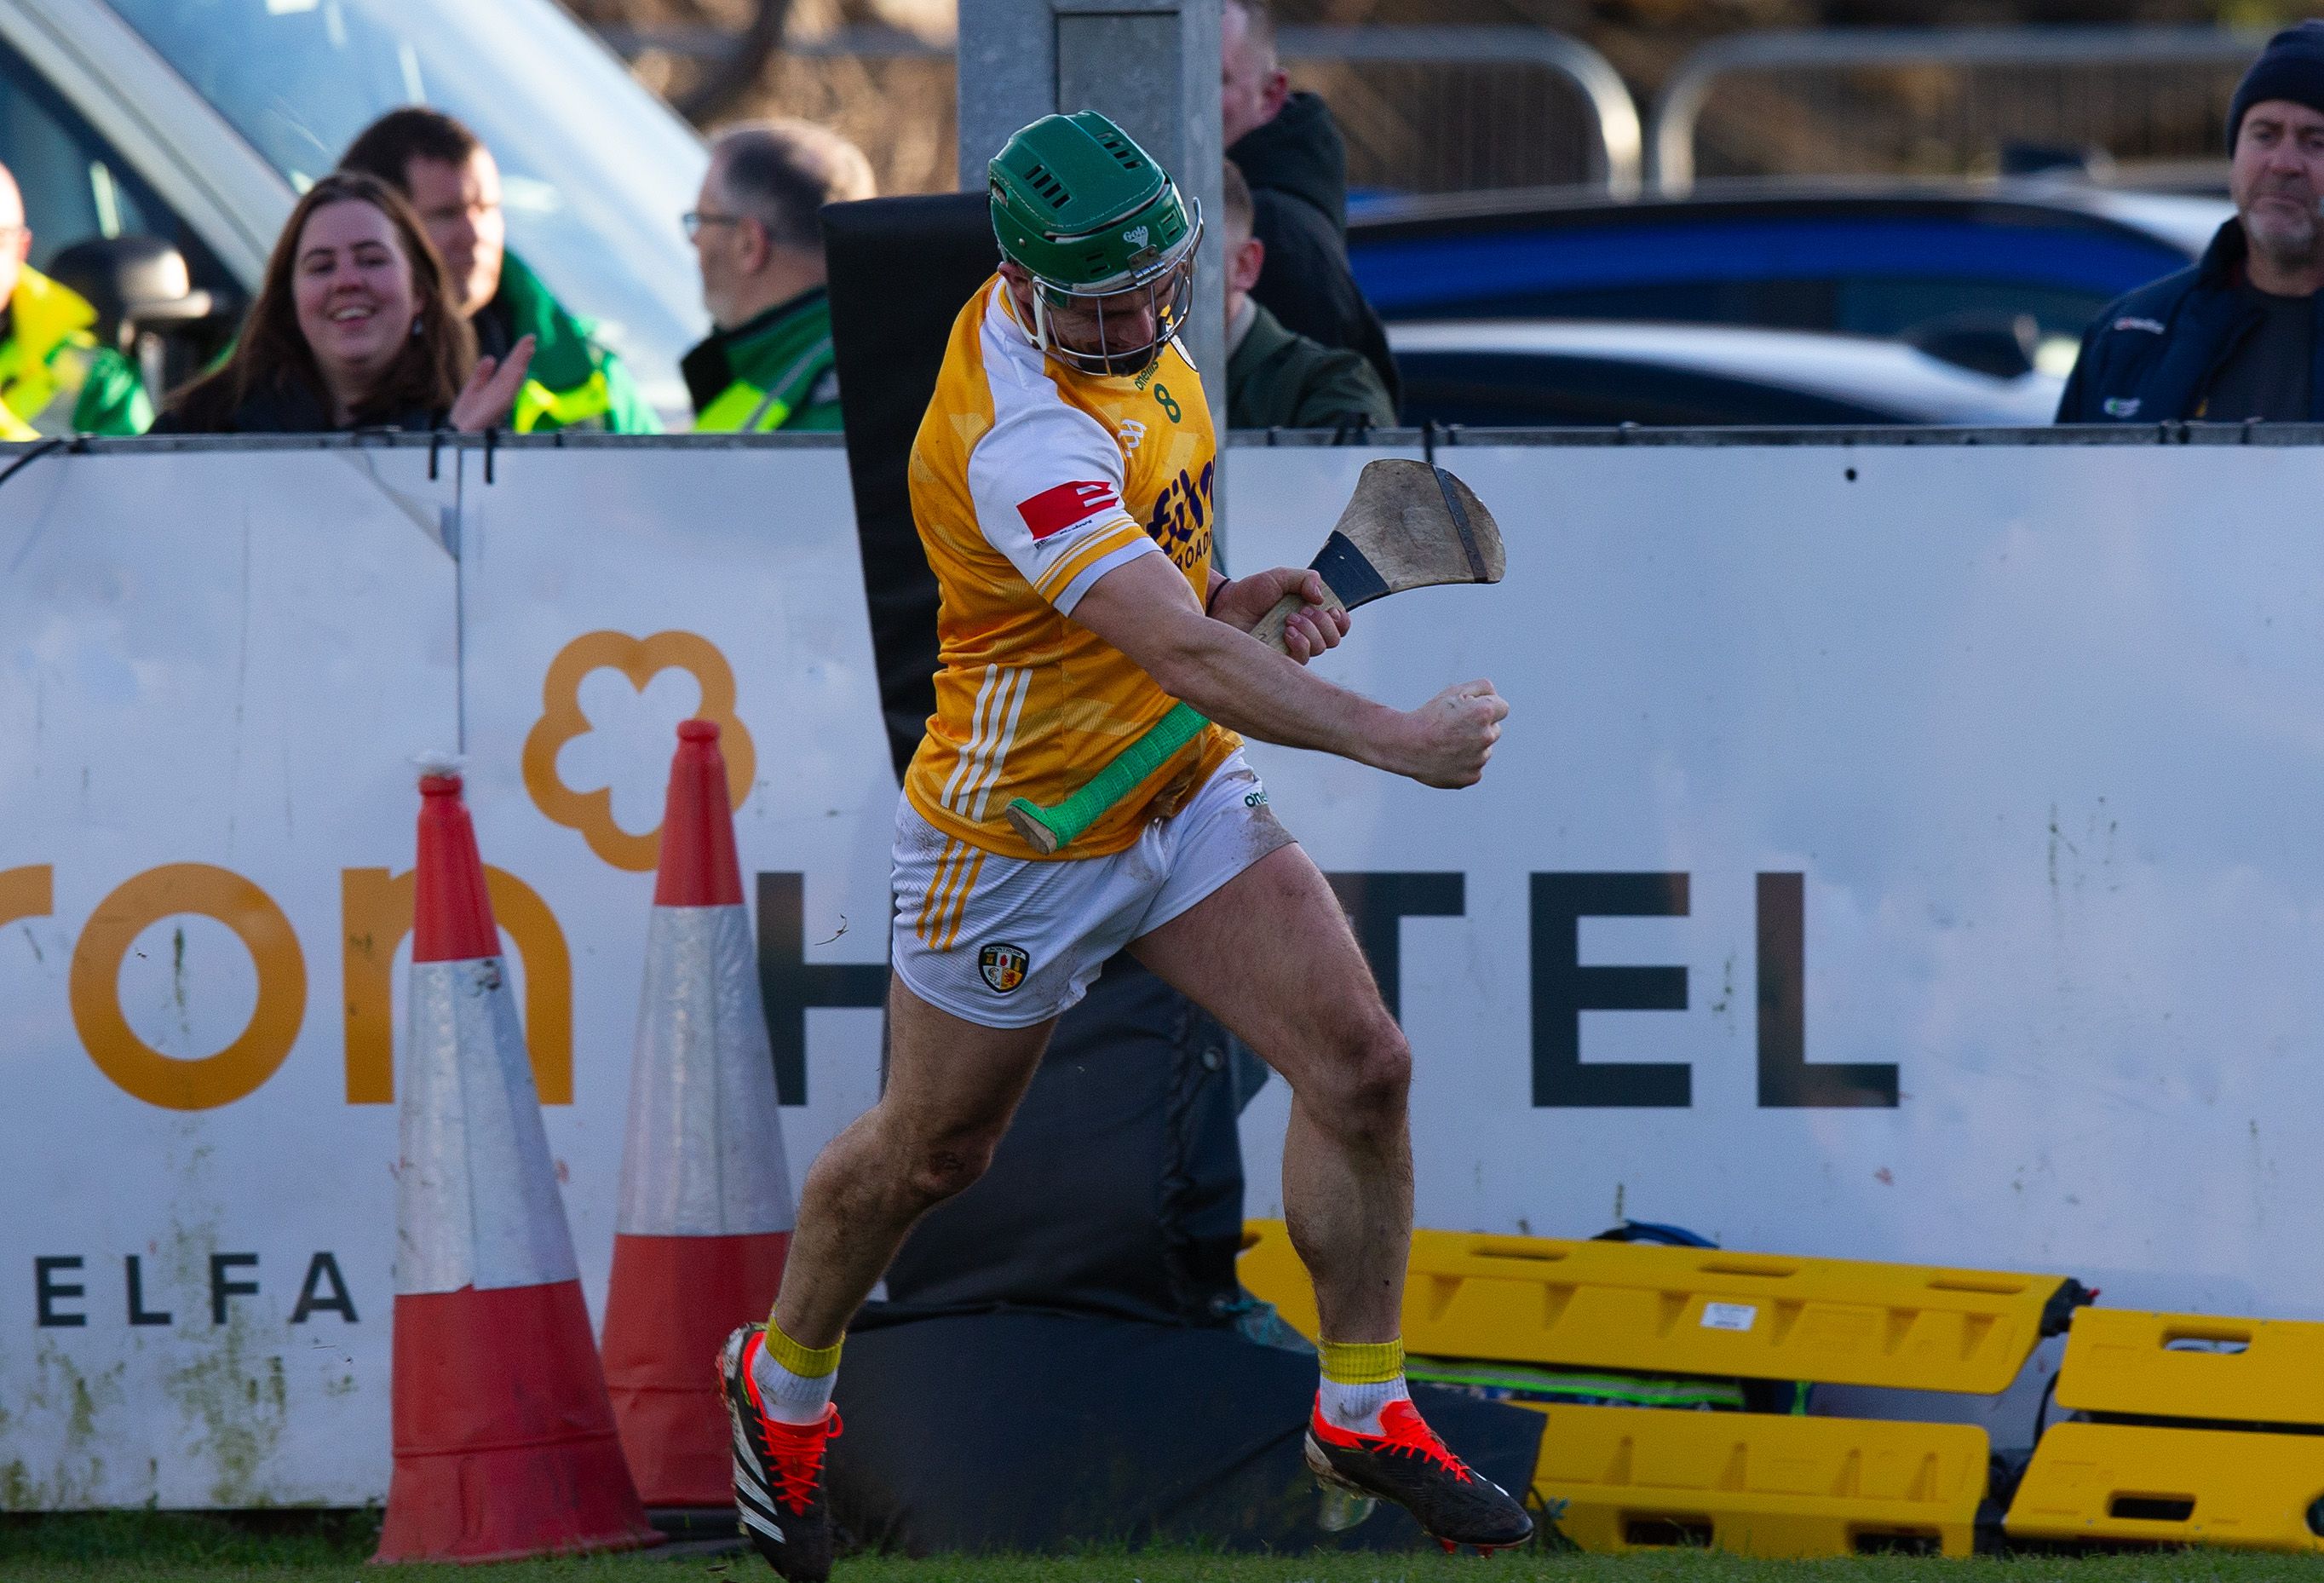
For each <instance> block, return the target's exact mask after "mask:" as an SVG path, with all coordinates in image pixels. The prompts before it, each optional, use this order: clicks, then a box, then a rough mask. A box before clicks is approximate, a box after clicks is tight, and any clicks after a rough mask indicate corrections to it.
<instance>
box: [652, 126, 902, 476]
mask: <svg viewBox="0 0 2324 1583" xmlns="http://www.w3.org/2000/svg"><path fill="white" fill-rule="evenodd" d="M872 193H873V183H872V180H871V163H870V162H868V161H867V160H865V159H864V157H863V153H862V150H860V149H858V148H857V147H856V146H855V145H854V144H853V143H850V142H848V141H847V140H846V139H845V138H844V137H842V136H840V135H839V134H837V133H835V132H832V131H830V130H828V129H826V128H825V127H821V126H817V125H813V124H812V123H810V122H806V121H753V122H746V123H743V124H742V125H737V126H731V127H729V128H727V129H726V130H725V131H724V132H722V133H720V134H718V137H717V138H716V140H715V142H714V143H712V144H711V151H710V169H709V171H707V172H705V174H704V176H703V178H702V194H701V196H700V197H699V198H697V199H696V200H695V208H694V211H693V212H692V213H691V214H688V215H687V217H686V234H687V236H689V237H691V238H692V239H693V242H694V252H695V256H696V259H697V260H698V261H699V262H700V264H701V265H702V301H703V306H705V308H707V309H709V310H710V319H711V322H712V323H713V324H714V325H715V326H716V328H715V329H713V330H712V331H711V332H710V336H709V338H708V339H706V340H705V341H704V342H703V343H702V344H701V345H700V346H697V347H695V348H694V349H693V350H692V351H690V352H688V353H687V355H686V358H685V361H684V362H683V363H682V364H680V365H679V366H680V367H681V368H682V369H683V370H684V372H685V375H686V388H687V393H689V394H691V395H692V396H693V398H694V427H695V429H696V431H697V432H711V433H728V434H732V433H738V432H740V433H752V434H766V433H770V432H772V431H773V430H778V429H836V428H838V427H839V426H840V424H839V374H838V371H837V368H836V366H835V360H834V358H833V356H832V350H831V300H830V298H829V297H828V295H826V294H825V291H824V258H823V221H822V218H821V217H820V216H819V215H818V214H817V212H816V211H817V210H819V209H820V208H822V207H823V206H824V205H825V204H826V203H843V202H847V201H851V200H853V199H859V198H870V197H871V196H872Z"/></svg>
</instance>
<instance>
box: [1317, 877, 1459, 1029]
mask: <svg viewBox="0 0 2324 1583" xmlns="http://www.w3.org/2000/svg"><path fill="white" fill-rule="evenodd" d="M1324 877H1325V878H1326V879H1328V880H1330V881H1331V882H1332V890H1333V893H1335V894H1336V895H1338V897H1339V898H1340V911H1342V912H1345V913H1346V914H1347V915H1348V923H1349V926H1350V927H1351V928H1352V929H1353V930H1355V931H1356V943H1357V944H1358V945H1359V946H1360V947H1362V948H1363V953H1364V959H1365V960H1366V961H1368V962H1369V963H1370V964H1371V968H1372V977H1374V978H1377V979H1378V980H1379V992H1380V999H1381V1000H1383V1001H1384V1002H1386V1003H1387V1004H1388V1015H1389V1016H1391V1017H1394V1018H1395V1019H1396V1020H1397V1022H1399V1023H1400V1022H1402V1021H1403V1020H1404V921H1405V920H1406V919H1407V918H1458V917H1460V916H1461V913H1462V909H1463V908H1464V907H1465V905H1466V902H1465V900H1464V897H1465V895H1466V893H1467V882H1468V876H1467V875H1463V874H1460V873H1452V874H1425V873H1423V874H1361V873H1349V874H1333V875H1324Z"/></svg>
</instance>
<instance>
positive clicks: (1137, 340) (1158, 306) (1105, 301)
mask: <svg viewBox="0 0 2324 1583" xmlns="http://www.w3.org/2000/svg"><path fill="white" fill-rule="evenodd" d="M1190 207H1191V208H1193V210H1194V214H1193V217H1192V218H1193V221H1194V223H1193V225H1192V226H1190V227H1188V229H1187V231H1186V234H1185V236H1183V237H1181V238H1180V239H1179V241H1178V245H1176V246H1175V247H1172V248H1171V249H1170V250H1169V251H1168V252H1167V253H1166V254H1164V255H1162V256H1161V257H1159V258H1157V259H1155V260H1153V261H1152V262H1151V263H1150V264H1145V265H1143V266H1141V267H1140V268H1138V269H1135V270H1132V271H1131V272H1130V273H1128V274H1125V275H1122V276H1120V277H1117V278H1116V279H1113V280H1110V281H1100V282H1095V283H1093V284H1074V283H1068V282H1058V281H1051V280H1045V279H1043V278H1041V277H1040V276H1039V275H1035V276H1034V277H1033V292H1032V297H1033V326H1032V328H1033V339H1034V342H1035V344H1037V346H1039V347H1040V348H1041V350H1042V351H1043V352H1045V353H1046V354H1047V355H1048V356H1052V357H1055V358H1056V359H1057V361H1058V362H1060V363H1063V364H1065V366H1067V367H1069V368H1073V369H1076V370H1078V371H1080V372H1081V373H1084V374H1093V375H1102V376H1108V377H1115V378H1131V379H1134V378H1136V377H1137V376H1138V375H1141V374H1144V373H1145V372H1146V371H1147V370H1148V369H1149V368H1151V367H1153V366H1154V365H1155V364H1156V363H1157V362H1158V361H1160V360H1161V356H1162V349H1163V348H1164V347H1167V346H1168V345H1169V344H1170V342H1171V341H1172V340H1173V339H1174V338H1176V337H1177V336H1178V335H1179V333H1180V332H1181V331H1183V330H1184V329H1185V325H1186V316H1187V314H1188V313H1189V312H1190V311H1191V310H1192V309H1193V306H1194V255H1195V253H1196V250H1197V249H1199V248H1200V247H1201V245H1202V241H1203V216H1202V207H1201V206H1200V205H1199V204H1195V205H1191V206H1190ZM1028 273H1029V272H1028ZM1056 310H1065V311H1066V312H1068V313H1071V314H1074V316H1075V317H1076V318H1077V319H1079V318H1081V317H1082V316H1086V319H1087V322H1088V323H1089V324H1090V326H1091V334H1090V335H1088V336H1079V335H1077V336H1076V338H1077V339H1083V340H1087V339H1090V338H1094V340H1095V342H1096V345H1095V346H1094V347H1091V346H1068V345H1066V344H1065V342H1064V341H1063V340H1061V339H1060V338H1058V335H1057V327H1056V319H1055V317H1054V315H1055V313H1056ZM1076 328H1077V329H1078V328H1079V327H1078V326H1077V327H1076Z"/></svg>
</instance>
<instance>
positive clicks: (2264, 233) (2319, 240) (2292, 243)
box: [2244, 192, 2324, 270]
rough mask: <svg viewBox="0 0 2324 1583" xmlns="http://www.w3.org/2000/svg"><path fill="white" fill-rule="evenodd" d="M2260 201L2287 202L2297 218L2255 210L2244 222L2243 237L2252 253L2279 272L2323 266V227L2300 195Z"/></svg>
mask: <svg viewBox="0 0 2324 1583" xmlns="http://www.w3.org/2000/svg"><path fill="white" fill-rule="evenodd" d="M2261 196H2264V197H2270V198H2275V199H2284V200H2288V201H2289V202H2291V203H2292V205H2293V206H2294V207H2295V208H2296V209H2297V218H2294V216H2292V215H2289V214H2285V213H2282V211H2280V210H2277V209H2272V208H2271V209H2264V210H2263V209H2257V208H2255V210H2254V212H2253V213H2252V214H2250V215H2247V216H2246V218H2245V219H2244V236H2245V239H2246V241H2247V242H2248V243H2249V244H2250V245H2251V249H2252V251H2253V252H2255V253H2256V254H2258V255H2260V256H2262V257H2263V258H2264V259H2266V260H2267V261H2268V263H2270V264H2273V265H2275V266H2276V267H2277V268H2279V269H2284V270H2305V269H2310V268H2312V267H2314V266H2315V265H2316V264H2318V263H2319V262H2324V227H2319V224H2318V220H2317V211H2316V206H2315V205H2314V204H2313V203H2312V202H2310V201H2309V200H2308V199H2307V198H2306V196H2305V195H2304V194H2298V193H2290V192H2275V193H2266V194H2262V195H2261Z"/></svg>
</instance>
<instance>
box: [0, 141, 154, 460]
mask: <svg viewBox="0 0 2324 1583" xmlns="http://www.w3.org/2000/svg"><path fill="white" fill-rule="evenodd" d="M31 256H32V227H30V226H28V225H26V224H25V223H24V199H23V194H22V193H20V192H19V191H17V190H16V178H15V177H14V175H12V174H11V173H10V172H9V170H8V167H7V166H5V165H0V440H39V439H41V438H42V437H43V436H50V435H59V434H143V432H145V428H146V425H148V424H150V423H152V421H153V403H152V400H151V399H150V398H149V397H148V396H147V395H146V393H145V385H144V382H143V381H142V380H140V379H139V378H138V377H137V371H136V369H134V368H133V367H131V366H130V365H129V359H127V358H126V357H124V356H122V355H121V354H120V353H118V352H116V351H115V350H114V349H113V348H112V347H107V346H104V345H101V344H100V343H99V342H98V341H97V338H96V337H95V336H94V335H91V334H90V333H89V326H91V325H93V324H95V323H96V322H97V310H96V309H94V308H92V307H90V306H89V305H88V302H86V301H83V300H82V299H81V297H80V296H79V294H78V293H77V292H71V291H69V290H67V289H66V288H65V287H63V286H61V285H60V284H58V283H57V282H54V281H52V280H51V279H49V277H48V276H46V275H44V274H42V273H40V272H39V271H38V270H36V269H34V268H33V267H32V265H31V264H27V263H25V262H24V261H25V260H26V259H27V258H29V257H31Z"/></svg>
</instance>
